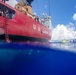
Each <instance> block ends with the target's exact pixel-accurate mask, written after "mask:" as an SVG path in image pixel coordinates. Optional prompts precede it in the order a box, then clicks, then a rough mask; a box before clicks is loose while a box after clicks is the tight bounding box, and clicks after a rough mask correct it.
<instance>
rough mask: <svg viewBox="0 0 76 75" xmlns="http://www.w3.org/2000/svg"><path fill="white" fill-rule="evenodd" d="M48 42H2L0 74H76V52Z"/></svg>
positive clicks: (0, 48)
mask: <svg viewBox="0 0 76 75" xmlns="http://www.w3.org/2000/svg"><path fill="white" fill-rule="evenodd" d="M51 46H52V45H50V46H48V45H47V46H46V44H44V45H43V44H37V43H36V44H34V43H31V44H30V43H5V42H1V43H0V75H76V53H75V52H72V51H71V52H70V51H69V50H68V51H67V50H66V51H65V50H61V49H58V48H52V47H51Z"/></svg>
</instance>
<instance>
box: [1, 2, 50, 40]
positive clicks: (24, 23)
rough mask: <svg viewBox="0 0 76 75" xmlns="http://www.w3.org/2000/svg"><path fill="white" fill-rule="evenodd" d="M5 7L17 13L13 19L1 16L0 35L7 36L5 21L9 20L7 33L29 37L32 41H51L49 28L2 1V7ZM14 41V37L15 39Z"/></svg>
mask: <svg viewBox="0 0 76 75" xmlns="http://www.w3.org/2000/svg"><path fill="white" fill-rule="evenodd" d="M1 5H3V6H5V7H8V8H10V9H12V10H13V11H15V15H14V17H13V18H12V19H8V18H5V17H2V16H0V35H3V34H5V27H4V24H5V19H6V20H7V33H8V35H12V36H18V37H19V36H20V37H27V38H32V39H42V40H43V39H44V40H47V41H48V40H50V39H51V31H50V29H48V28H47V27H45V26H43V25H42V24H41V23H39V22H37V21H35V20H33V19H32V18H30V17H29V16H27V15H24V14H23V13H21V12H19V11H18V10H16V9H14V8H12V7H11V6H9V5H7V4H6V3H3V2H1V1H0V6H1ZM13 39H14V37H13Z"/></svg>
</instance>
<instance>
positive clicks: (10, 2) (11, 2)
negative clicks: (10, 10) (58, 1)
mask: <svg viewBox="0 0 76 75" xmlns="http://www.w3.org/2000/svg"><path fill="white" fill-rule="evenodd" d="M6 3H7V4H9V5H10V6H12V7H14V6H15V4H17V3H18V2H17V0H9V1H7V2H6Z"/></svg>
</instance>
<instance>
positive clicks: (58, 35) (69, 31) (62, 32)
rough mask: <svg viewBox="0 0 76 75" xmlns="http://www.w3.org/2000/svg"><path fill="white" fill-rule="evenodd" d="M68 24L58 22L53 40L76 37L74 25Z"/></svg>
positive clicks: (53, 33)
mask: <svg viewBox="0 0 76 75" xmlns="http://www.w3.org/2000/svg"><path fill="white" fill-rule="evenodd" d="M68 26H69V27H68ZM68 26H65V25H63V24H58V25H57V26H56V27H55V28H54V29H53V31H52V40H63V39H66V40H69V39H74V38H75V37H76V31H74V27H72V26H70V25H68Z"/></svg>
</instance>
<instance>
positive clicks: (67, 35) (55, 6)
mask: <svg viewBox="0 0 76 75" xmlns="http://www.w3.org/2000/svg"><path fill="white" fill-rule="evenodd" d="M17 1H19V0H10V1H9V2H8V3H9V4H10V5H12V6H14V4H16V3H17ZM32 8H33V13H36V14H37V15H38V16H39V17H41V16H42V14H43V13H45V14H47V15H49V14H50V16H51V22H52V23H51V25H52V32H51V33H52V40H63V39H75V38H76V0H34V1H33V2H32Z"/></svg>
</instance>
